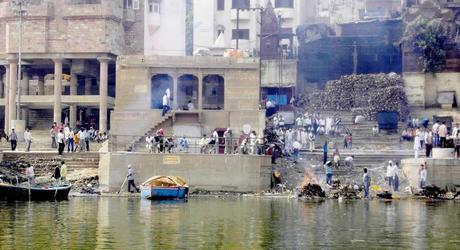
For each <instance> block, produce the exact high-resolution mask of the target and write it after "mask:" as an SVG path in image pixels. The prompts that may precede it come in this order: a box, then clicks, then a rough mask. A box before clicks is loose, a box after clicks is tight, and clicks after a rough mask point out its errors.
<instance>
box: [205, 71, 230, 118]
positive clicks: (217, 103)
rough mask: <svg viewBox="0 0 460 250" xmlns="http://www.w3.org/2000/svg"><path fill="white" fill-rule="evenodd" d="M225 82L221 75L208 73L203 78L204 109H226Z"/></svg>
mask: <svg viewBox="0 0 460 250" xmlns="http://www.w3.org/2000/svg"><path fill="white" fill-rule="evenodd" d="M224 101H225V82H224V78H223V77H222V76H220V75H207V76H205V77H204V78H203V109H208V110H220V109H224Z"/></svg>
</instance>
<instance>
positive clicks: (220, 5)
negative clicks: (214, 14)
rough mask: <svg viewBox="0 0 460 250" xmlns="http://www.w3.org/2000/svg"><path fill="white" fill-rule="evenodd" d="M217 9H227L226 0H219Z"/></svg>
mask: <svg viewBox="0 0 460 250" xmlns="http://www.w3.org/2000/svg"><path fill="white" fill-rule="evenodd" d="M217 10H225V0H217Z"/></svg>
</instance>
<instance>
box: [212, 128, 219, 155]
mask: <svg viewBox="0 0 460 250" xmlns="http://www.w3.org/2000/svg"><path fill="white" fill-rule="evenodd" d="M212 140H213V141H214V154H218V153H219V133H217V129H214V131H213V132H212Z"/></svg>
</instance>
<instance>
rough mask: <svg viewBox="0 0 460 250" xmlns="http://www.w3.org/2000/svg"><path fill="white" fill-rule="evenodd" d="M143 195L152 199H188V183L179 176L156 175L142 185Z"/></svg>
mask: <svg viewBox="0 0 460 250" xmlns="http://www.w3.org/2000/svg"><path fill="white" fill-rule="evenodd" d="M141 197H142V198H145V199H151V200H173V199H187V198H188V186H187V183H186V182H185V181H184V179H182V178H181V177H178V176H155V177H152V178H150V179H148V180H147V181H145V182H144V183H142V185H141Z"/></svg>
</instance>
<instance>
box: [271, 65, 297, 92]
mask: <svg viewBox="0 0 460 250" xmlns="http://www.w3.org/2000/svg"><path fill="white" fill-rule="evenodd" d="M279 68H280V65H279V61H277V60H263V61H262V87H278V86H279V83H280V77H279ZM281 82H282V85H281V87H295V86H296V83H297V60H285V61H283V77H282V81H281Z"/></svg>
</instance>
